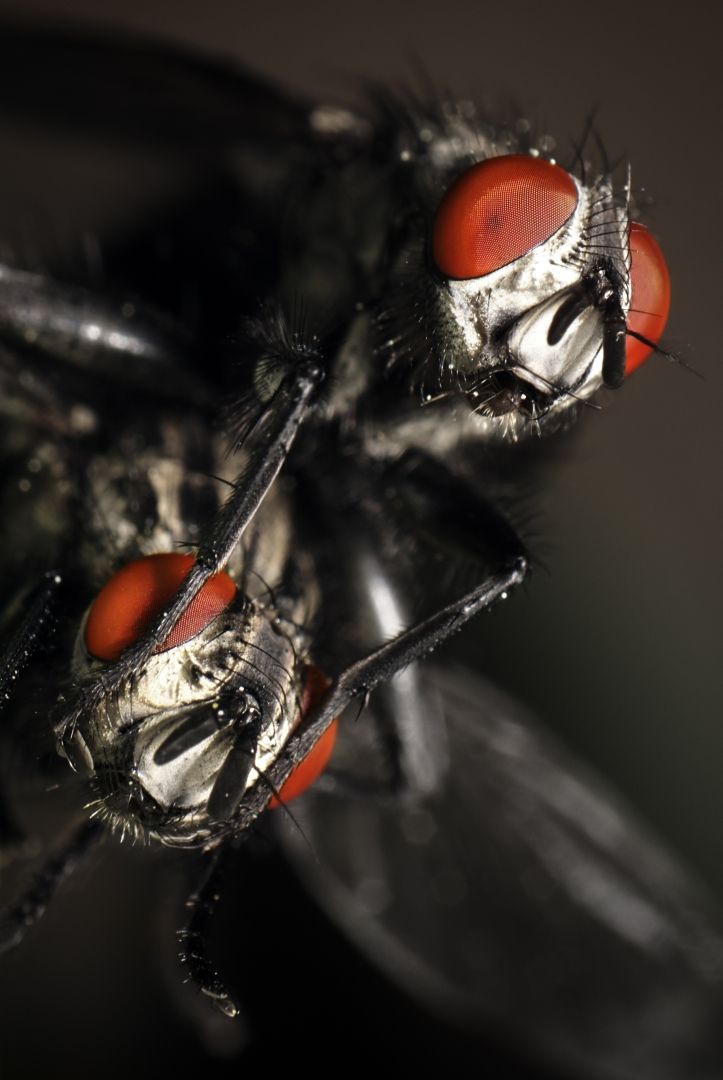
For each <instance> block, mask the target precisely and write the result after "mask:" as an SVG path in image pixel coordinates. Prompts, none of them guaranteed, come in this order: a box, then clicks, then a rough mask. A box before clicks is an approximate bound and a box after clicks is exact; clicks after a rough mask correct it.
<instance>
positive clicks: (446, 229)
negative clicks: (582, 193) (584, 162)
mask: <svg viewBox="0 0 723 1080" xmlns="http://www.w3.org/2000/svg"><path fill="white" fill-rule="evenodd" d="M577 198H578V196H577V188H576V186H575V181H574V180H573V178H572V177H571V176H570V174H569V173H566V172H565V170H564V169H561V168H560V166H559V165H552V164H551V163H550V162H549V161H543V160H542V159H541V158H535V157H530V156H528V155H526V154H508V155H506V156H504V157H496V158H489V159H488V160H487V161H482V162H480V164H479V165H473V166H472V168H471V169H468V170H467V172H465V173H463V174H462V176H460V177H459V178H458V179H457V180H455V182H454V183H453V184H452V186H451V188H450V189H449V191H448V192H447V194H446V195H445V196H444V198H443V199H442V202H441V203H440V205H439V209H438V210H437V217H436V219H435V222H434V231H433V236H432V250H433V254H434V261H435V262H436V264H437V266H438V267H439V269H440V270H441V271H442V273H443V274H445V275H446V276H447V277H449V278H458V279H465V278H476V277H482V276H483V275H484V274H491V273H492V271H493V270H499V269H500V267H501V266H506V265H507V264H508V263H511V262H514V261H515V259H519V258H520V257H521V256H522V255H526V254H527V252H528V251H531V250H532V248H534V247H537V245H538V244H542V243H544V241H545V240H549V239H550V237H551V236H552V234H553V233H555V232H557V230H558V229H559V228H560V227H561V226H562V225H564V224H565V222H566V221H567V220H568V218H569V217H570V216H571V214H572V213H573V211H574V210H575V207H576V206H577Z"/></svg>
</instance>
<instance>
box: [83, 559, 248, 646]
mask: <svg viewBox="0 0 723 1080" xmlns="http://www.w3.org/2000/svg"><path fill="white" fill-rule="evenodd" d="M194 561H195V559H194V556H193V555H180V554H168V555H147V556H146V557H145V558H143V559H137V560H136V561H135V562H132V563H129V564H128V566H124V567H123V568H122V569H121V570H119V571H118V573H117V574H114V575H113V577H112V578H111V579H110V581H108V582H107V583H106V584H105V585H104V586H103V588H102V589H101V591H100V592H99V593H98V595H97V596H96V598H95V600H94V601H93V604H92V607H91V609H90V611H89V612H88V621H87V623H86V626H85V645H86V648H87V649H88V652H89V653H90V654H91V655H92V656H95V657H97V658H98V659H99V660H117V659H118V657H119V656H120V654H121V653H122V652H123V650H124V649H127V648H128V646H129V645H132V644H133V642H134V641H137V640H138V639H139V638H140V637H141V636H142V634H143V632H144V630H146V629H148V627H149V626H150V624H151V623H152V622H153V620H154V619H155V618H157V616H158V615H160V613H161V612H162V611H163V608H164V606H165V605H166V604H167V603H168V601H169V600H170V599H171V598H172V597H173V596H174V595H175V594H176V593H177V592H178V588H179V586H180V584H181V582H182V581H183V579H184V578H185V577H186V575H187V574H188V571H189V570H190V569H191V567H192V566H193V563H194ZM235 595H236V586H235V585H234V583H233V581H232V580H231V578H230V577H229V576H228V574H226V573H224V572H223V571H222V572H221V573H219V574H215V575H214V576H213V577H212V578H210V579H209V580H208V581H207V582H206V584H205V585H204V586H203V588H202V589H201V591H200V592H199V593H198V594H197V595H196V597H195V598H194V599H193V600H192V601H191V603H190V604H189V605H188V607H187V608H186V610H185V611H184V613H183V615H182V616H181V618H180V619H179V620H178V622H177V623H176V625H175V626H174V627H173V629H172V630H171V632H170V634H169V635H168V637H167V638H166V640H165V641H164V642H163V645H162V646H161V647H160V649H158V650H157V651H158V652H163V651H164V650H165V649H172V648H173V647H174V646H175V645H182V644H183V643H184V642H185V641H190V640H191V638H192V637H195V636H196V634H199V633H200V632H201V630H203V629H204V627H206V626H208V624H209V623H210V622H211V620H212V619H214V618H215V617H216V616H217V615H218V614H219V612H221V611H223V609H224V608H225V607H228V605H229V604H230V603H231V601H232V600H233V598H234V596H235Z"/></svg>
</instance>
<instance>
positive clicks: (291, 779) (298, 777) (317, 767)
mask: <svg viewBox="0 0 723 1080" xmlns="http://www.w3.org/2000/svg"><path fill="white" fill-rule="evenodd" d="M328 685H329V680H328V679H327V678H326V677H325V676H324V675H323V674H322V673H321V672H320V671H319V669H318V668H317V667H313V666H311V667H309V668H308V669H307V673H306V684H305V686H304V697H303V699H302V702H301V713H300V722H303V719H304V717H305V716H306V715H307V714H308V713H309V711H310V710H311V709H313V708H314V706H316V705H317V704H318V703H319V701H320V700H321V698H322V696H323V694H324V691H325V690H326V688H327V686H328ZM338 726H339V721H338V720H333V721H332V723H331V724H330V725H329V727H328V728H327V729H326V731H325V732H324V734H323V735H322V736H321V738H320V739H319V740H318V741H317V742H315V743H314V745H313V746H312V748H311V750H310V751H309V753H308V754H307V755H306V757H305V758H304V760H303V761H300V762H299V764H298V765H297V766H296V768H295V769H294V771H293V772H292V773H290V774H289V776H287V778H286V780H285V782H284V783H283V784H282V785H281V788H280V789H279V797H278V798H277V797H276V796H275V795H274V796H273V798H272V799H271V800H270V801H269V807H270V808H271V809H272V810H273V809H274V808H275V807H278V806H281V805H282V804H285V803H289V802H291V800H292V799H295V798H296V797H297V795H302V794H303V793H304V792H305V791H306V789H307V788H309V787H311V785H312V784H313V783H314V781H315V780H316V779H318V777H319V776H321V774H322V773H323V771H324V769H325V768H326V766H327V765H328V764H329V758H330V757H331V754H332V751H333V749H334V743H335V742H336V733H337V728H338Z"/></svg>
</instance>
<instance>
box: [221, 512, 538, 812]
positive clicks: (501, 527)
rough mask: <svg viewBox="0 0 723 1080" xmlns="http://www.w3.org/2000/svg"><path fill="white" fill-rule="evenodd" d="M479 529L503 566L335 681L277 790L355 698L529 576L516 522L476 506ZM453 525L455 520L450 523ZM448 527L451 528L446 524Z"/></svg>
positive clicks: (294, 741)
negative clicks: (484, 533)
mask: <svg viewBox="0 0 723 1080" xmlns="http://www.w3.org/2000/svg"><path fill="white" fill-rule="evenodd" d="M477 512H478V524H479V526H480V529H481V528H482V526H486V531H487V534H488V535H487V540H488V542H489V544H490V545H491V546H492V547H493V548H495V549H496V551H497V553H498V568H497V569H496V570H494V571H493V572H492V573H491V574H489V575H488V576H486V577H485V578H484V580H483V581H482V582H481V583H480V584H478V585H476V586H475V587H474V588H472V589H469V590H467V591H466V592H465V593H464V594H463V595H462V596H461V597H459V598H458V599H456V600H454V601H453V602H452V603H448V604H445V605H444V606H443V607H441V608H440V609H439V610H437V611H436V612H435V613H434V614H432V615H430V616H428V617H427V618H424V619H422V620H421V621H419V622H418V623H416V625H413V626H411V627H410V628H409V629H407V630H403V631H401V632H400V633H398V634H397V635H396V636H395V637H393V638H392V639H391V640H390V641H388V642H386V643H385V644H383V645H381V646H380V647H378V648H376V649H374V650H373V651H372V652H370V653H369V654H368V655H366V656H364V657H362V658H361V659H359V660H356V661H355V662H353V663H351V664H350V665H349V666H348V667H347V668H346V670H344V671H343V672H342V673H341V674H340V675H339V676H338V677H337V678H336V679H335V681H334V682H333V683H332V685H331V686H330V688H329V690H328V691H327V693H326V695H325V698H324V700H323V701H322V703H321V705H320V706H319V708H318V709H317V711H316V713H315V715H313V716H311V717H310V718H309V720H308V722H307V723H306V724H305V725H304V726H303V727H302V728H301V729H299V731H298V732H296V733H295V734H294V735H293V736H292V738H291V739H290V740H289V743H288V746H287V750H286V752H285V753H284V754H282V755H281V756H280V757H279V758H278V759H277V761H276V762H275V764H274V765H273V766H272V768H271V769H270V770H269V773H268V780H269V781H270V784H271V785H272V786H273V788H274V789H277V790H278V789H279V788H280V787H281V786H282V785H283V783H284V781H285V780H286V779H287V777H288V776H289V774H290V773H291V772H292V770H293V768H294V767H295V766H296V765H297V764H298V763H299V762H300V761H302V760H303V759H304V758H305V757H306V755H307V754H308V753H309V751H310V750H311V748H312V747H313V746H314V745H315V743H316V742H317V741H318V739H319V738H320V737H321V735H322V734H323V733H324V731H325V730H326V729H327V728H328V727H329V725H330V724H331V723H332V721H333V720H334V719H335V718H336V717H338V716H340V715H341V713H342V712H343V711H344V709H345V708H346V706H347V705H348V704H349V703H350V702H351V701H352V700H353V699H354V698H356V697H361V696H365V695H368V694H370V693H371V692H372V690H374V689H375V687H377V686H378V685H380V684H385V683H388V682H389V680H390V679H392V678H393V677H394V676H395V675H397V674H398V673H399V672H400V671H402V670H403V669H405V668H407V667H409V665H410V664H413V663H415V662H416V661H418V660H421V659H423V658H424V657H426V656H427V655H428V654H429V653H431V652H432V651H433V650H434V649H436V648H437V647H438V646H439V645H441V644H442V643H443V642H445V641H446V640H447V639H448V638H449V637H451V636H452V635H453V634H454V633H456V632H457V631H458V630H460V629H461V628H462V627H463V626H464V625H465V624H466V623H467V622H468V621H469V620H470V619H471V618H472V617H473V616H474V615H476V614H478V613H479V612H481V611H484V610H486V609H487V608H489V607H490V606H491V605H492V604H494V603H495V602H496V601H498V600H501V599H504V598H505V597H506V596H507V595H508V593H509V592H510V590H511V589H513V588H514V587H515V586H517V585H519V584H520V583H521V582H522V581H523V580H524V578H525V575H526V573H527V569H528V557H527V555H526V553H525V551H524V548H523V546H522V544H521V542H520V541H519V539H518V538H517V536H516V534H515V532H514V530H513V529H512V528H511V526H510V525H509V524H508V523H507V522H506V521H505V520H504V519H503V518H502V517H501V515H499V514H498V513H497V511H496V510H495V509H494V508H493V507H491V506H489V505H487V504H486V503H481V504H480V505H479V506H478V507H477ZM451 525H452V526H454V521H453V522H452V523H451ZM445 528H446V526H445ZM265 787H266V785H264V786H263V787H258V789H257V790H254V792H253V793H252V795H251V796H250V798H249V800H248V802H247V803H246V804H245V805H244V806H243V807H241V809H240V811H239V814H238V816H237V817H236V819H235V825H236V826H237V828H238V829H239V830H240V829H244V828H246V827H248V826H249V825H250V824H251V823H252V821H253V820H254V819H255V818H256V817H257V816H258V815H259V813H261V811H262V810H263V809H264V807H265V805H266V803H267V802H268V798H269V796H268V791H267V790H264V788H265Z"/></svg>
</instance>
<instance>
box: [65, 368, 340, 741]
mask: <svg viewBox="0 0 723 1080" xmlns="http://www.w3.org/2000/svg"><path fill="white" fill-rule="evenodd" d="M290 360H292V361H293V360H296V361H297V363H296V365H295V366H293V367H292V368H291V370H290V371H289V373H288V374H287V375H286V377H285V378H284V379H283V380H282V382H281V385H280V386H279V387H278V389H277V390H276V392H275V394H274V395H273V397H272V398H271V400H270V401H269V403H268V404H267V405H266V407H265V408H264V410H263V412H262V414H261V416H260V417H259V419H258V420H257V421H256V423H255V424H254V426H253V428H252V429H251V431H250V432H249V435H248V437H247V439H246V441H245V442H244V450H245V451H246V459H245V463H244V465H243V467H242V469H241V471H240V474H239V476H238V479H237V480H236V482H235V483H234V484H233V486H232V489H231V494H230V496H229V498H228V499H227V500H226V502H225V503H224V504H223V506H222V507H221V508H220V510H219V511H218V513H217V514H216V515H215V517H214V518H213V519H212V521H211V522H210V523H209V525H208V527H207V528H206V529H205V530H204V533H203V536H202V539H201V542H200V544H199V546H198V551H197V554H196V561H195V562H194V564H193V565H192V567H191V569H190V570H189V572H188V575H187V576H186V577H185V578H184V580H183V582H182V584H181V585H180V587H179V590H178V592H177V593H176V595H175V596H174V597H173V599H172V600H171V601H170V603H169V604H168V606H167V607H166V608H165V610H164V611H163V612H162V613H161V615H160V616H159V618H158V619H156V621H155V622H154V623H153V624H152V626H151V627H150V628H149V630H148V631H147V632H146V633H145V634H144V636H143V637H142V638H141V639H140V640H139V641H138V642H137V643H135V644H133V645H131V646H130V648H128V649H126V651H125V652H124V653H123V654H122V656H121V657H120V659H119V660H118V662H117V663H115V664H114V665H113V666H112V667H109V668H108V669H106V670H104V671H103V672H102V673H101V674H100V676H99V677H98V678H97V679H96V680H95V681H93V682H91V683H89V684H88V685H87V686H86V687H85V688H84V689H83V690H82V691H81V693H80V694H79V695H78V697H77V699H76V701H75V702H74V704H73V707H72V708H71V710H70V711H69V712H68V714H67V716H66V717H65V718H64V720H63V721H62V723H61V724H60V726H59V728H58V731H57V734H58V737H59V738H61V739H62V738H63V737H64V736H65V735H66V734H67V733H69V732H72V731H73V730H74V727H75V724H76V722H77V720H78V719H79V718H80V716H81V715H82V714H83V713H84V712H85V711H86V710H87V709H90V708H92V707H93V706H94V705H95V704H97V703H98V702H99V701H100V700H102V698H103V697H105V695H106V694H108V693H109V692H112V691H113V690H115V689H117V688H118V687H119V686H121V685H122V684H123V683H124V682H125V680H126V679H127V678H128V677H129V676H130V675H132V674H133V672H134V671H137V670H138V669H139V668H140V666H141V665H142V664H143V663H144V662H145V661H146V660H147V659H148V658H149V657H150V656H151V655H152V653H153V652H154V650H155V649H157V648H158V646H160V645H161V644H162V643H163V642H164V641H165V639H166V638H167V637H168V634H169V633H170V631H171V630H172V629H173V627H174V626H175V625H176V623H177V622H178V620H179V618H180V617H181V616H182V614H183V613H184V611H185V610H186V608H187V607H188V605H189V604H190V603H191V601H192V600H193V599H194V597H195V596H196V595H197V594H198V593H199V591H200V590H201V589H202V588H203V586H204V585H205V584H206V582H207V581H208V580H209V578H211V577H212V576H213V575H214V574H216V573H218V572H219V571H220V570H222V569H223V567H224V566H225V565H226V563H227V562H228V560H229V558H230V557H231V555H232V553H233V552H234V550H235V548H236V546H237V545H238V544H239V543H240V541H241V538H242V536H243V534H244V532H245V530H246V528H247V527H248V525H249V524H250V522H251V521H252V519H253V518H254V516H255V514H256V512H257V510H258V509H259V507H260V506H261V503H262V502H263V500H264V498H265V497H266V494H267V492H268V490H269V488H270V487H271V484H272V483H273V481H274V480H275V479H276V477H277V475H278V473H279V471H280V470H281V467H282V466H283V464H284V462H285V461H286V458H287V456H288V454H289V451H290V450H291V447H292V444H293V442H294V440H295V438H296V435H297V433H298V431H299V428H300V426H301V424H302V422H303V421H304V420H305V418H306V416H307V415H308V414H309V412H310V411H311V410H312V408H313V406H314V405H315V403H316V400H317V396H318V391H319V388H320V386H321V384H322V382H323V380H324V374H325V372H324V368H323V366H322V364H321V362H320V361H319V360H318V359H316V358H314V357H313V356H310V355H309V352H308V351H307V350H306V349H302V350H300V354H299V355H298V356H292V357H290Z"/></svg>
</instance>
